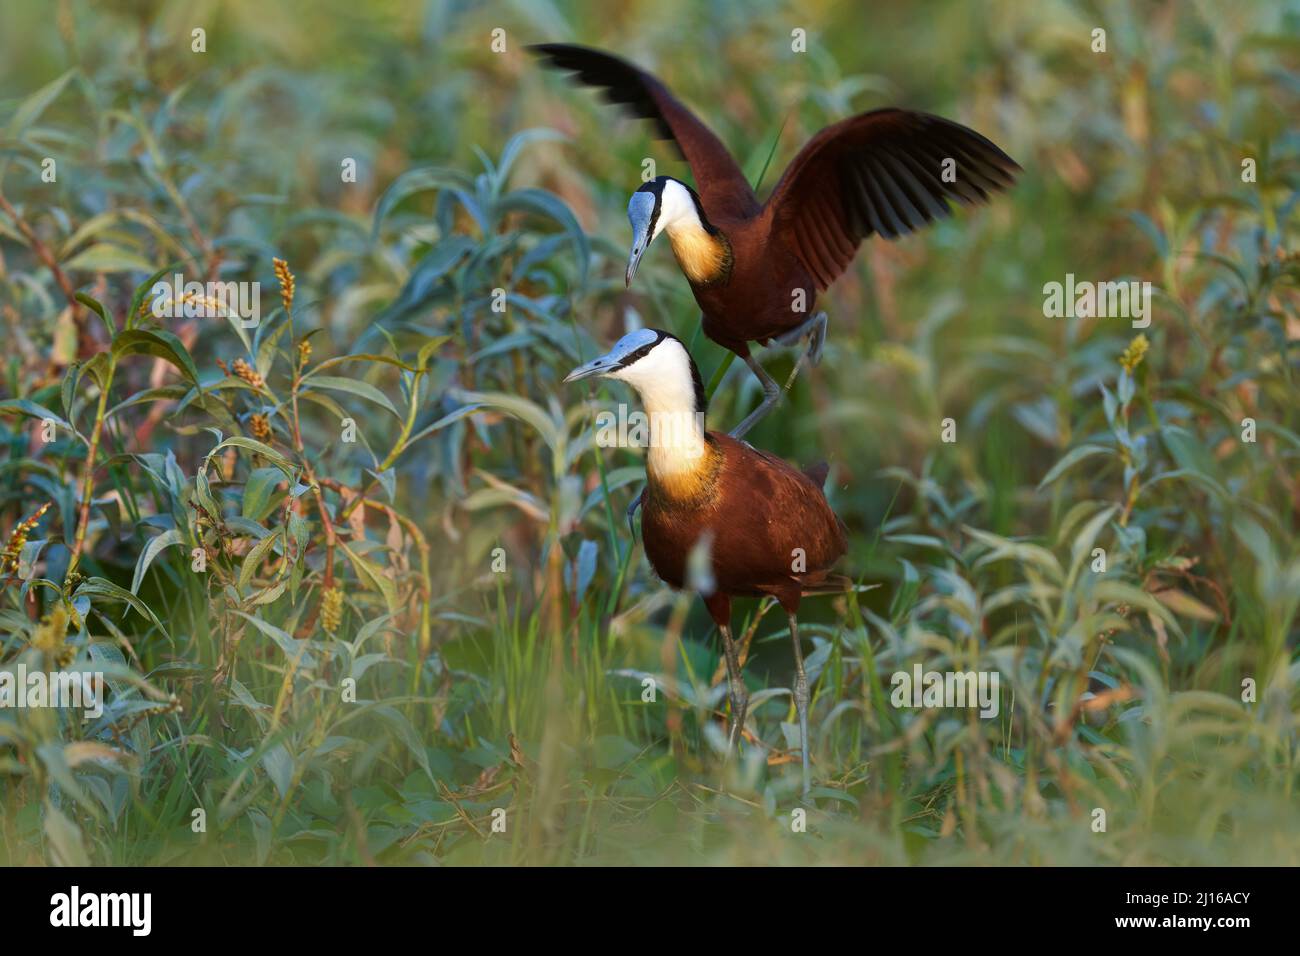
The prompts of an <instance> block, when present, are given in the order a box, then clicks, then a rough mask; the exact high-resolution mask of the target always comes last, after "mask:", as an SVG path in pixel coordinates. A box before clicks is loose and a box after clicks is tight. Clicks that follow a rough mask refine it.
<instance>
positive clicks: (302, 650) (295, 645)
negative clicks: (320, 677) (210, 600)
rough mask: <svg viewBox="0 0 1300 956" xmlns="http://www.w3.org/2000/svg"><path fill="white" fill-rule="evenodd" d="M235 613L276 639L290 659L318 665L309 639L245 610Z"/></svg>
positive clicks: (313, 665)
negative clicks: (302, 638) (310, 648)
mask: <svg viewBox="0 0 1300 956" xmlns="http://www.w3.org/2000/svg"><path fill="white" fill-rule="evenodd" d="M234 613H236V614H238V615H239V616H240V617H242V618H243V619H244V620H246V621H248V622H249V623H250V624H252V625H253V626H254V627H255V628H257V629H258V630H259V631H261V632H262V633H263V634H265V635H266V636H267V637H269V638H270V639H271V640H273V641H275V643H276V644H278V645H279V647H280V650H282V651H284V653H285V656H286V657H288V658H289V660H291V661H296V660H300V661H301V663H302V666H303V667H315V666H316V659H315V658H314V657H312V655H311V654H310V653H309V652H308V651H307V650H306V645H307V643H308V642H307V641H300V640H298V639H297V638H294V637H290V636H289V635H288V634H286V633H285V632H284V631H283V630H281V629H280V628H278V627H276V626H275V625H274V624H268V623H267V622H266V621H263V620H262V619H261V618H260V617H256V616H254V615H252V614H245V613H244V612H243V611H235V612H234ZM300 655H301V657H300Z"/></svg>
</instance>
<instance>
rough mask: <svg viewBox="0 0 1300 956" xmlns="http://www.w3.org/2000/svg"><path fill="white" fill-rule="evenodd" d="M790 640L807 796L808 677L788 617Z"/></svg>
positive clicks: (795, 623)
mask: <svg viewBox="0 0 1300 956" xmlns="http://www.w3.org/2000/svg"><path fill="white" fill-rule="evenodd" d="M790 639H791V641H793V642H794V675H795V676H794V706H795V709H796V710H798V711H799V750H800V755H801V757H802V759H803V795H804V796H805V797H807V796H808V790H809V788H810V787H811V786H812V777H811V774H810V773H809V770H808V675H807V674H805V673H804V669H803V651H802V650H801V649H800V647H799V622H798V621H796V620H795V616H794V615H793V614H791V615H790Z"/></svg>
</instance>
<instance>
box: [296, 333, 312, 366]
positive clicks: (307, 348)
mask: <svg viewBox="0 0 1300 956" xmlns="http://www.w3.org/2000/svg"><path fill="white" fill-rule="evenodd" d="M309 358H311V339H303V340H302V341H301V342H299V343H298V366H299V367H302V366H304V365H306V364H307V360H308V359H309Z"/></svg>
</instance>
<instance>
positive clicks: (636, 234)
mask: <svg viewBox="0 0 1300 956" xmlns="http://www.w3.org/2000/svg"><path fill="white" fill-rule="evenodd" d="M654 209H655V197H654V195H653V194H651V193H643V192H635V193H633V194H632V198H631V199H629V200H628V203H627V221H628V222H630V223H631V224H632V252H631V254H630V255H629V256H628V260H627V280H626V284H627V285H629V286H630V285H631V284H632V277H633V276H635V275H636V270H637V266H639V265H640V264H641V257H642V256H643V255H645V250H646V247H647V246H648V245H650V239H651V235H650V223H651V220H652V219H653V218H654Z"/></svg>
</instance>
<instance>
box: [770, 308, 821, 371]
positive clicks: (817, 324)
mask: <svg viewBox="0 0 1300 956" xmlns="http://www.w3.org/2000/svg"><path fill="white" fill-rule="evenodd" d="M829 321H830V320H829V318H828V317H827V315H826V313H825V312H818V313H817V314H816V315H814V316H813V317H812V318H811V319H809V320H808V321H806V322H804V323H802V324H801V325H797V326H795V327H794V328H793V329H791V330H790V331H789V332H786V333H785V334H783V335H778V336H776V337H775V338H774V339H773V341H774V342H777V343H779V344H781V345H795V344H796V343H798V341H799V340H800V339H801V338H803V337H804V336H805V335H806V336H808V351H807V353H806V355H807V358H808V362H809V364H811V365H816V364H818V363H819V362H821V360H822V346H823V345H825V344H826V326H827V324H828V323H829Z"/></svg>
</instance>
